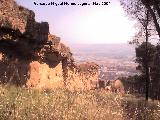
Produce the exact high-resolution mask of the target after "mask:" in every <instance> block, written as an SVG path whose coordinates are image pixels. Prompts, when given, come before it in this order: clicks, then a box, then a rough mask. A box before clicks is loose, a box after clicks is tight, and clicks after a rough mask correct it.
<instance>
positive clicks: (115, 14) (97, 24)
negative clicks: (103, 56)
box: [16, 0, 136, 44]
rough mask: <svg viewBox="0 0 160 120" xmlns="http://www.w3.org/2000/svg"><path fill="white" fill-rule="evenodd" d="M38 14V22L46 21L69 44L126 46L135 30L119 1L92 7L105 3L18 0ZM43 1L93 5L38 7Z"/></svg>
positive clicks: (87, 0) (83, 0) (47, 1)
mask: <svg viewBox="0 0 160 120" xmlns="http://www.w3.org/2000/svg"><path fill="white" fill-rule="evenodd" d="M16 1H17V3H18V4H20V5H23V6H25V7H27V8H29V9H31V10H33V11H34V12H35V15H36V21H38V22H42V21H47V22H48V23H49V25H50V33H51V34H54V35H56V36H58V37H60V38H61V41H62V42H64V43H66V44H107V43H127V42H128V41H130V40H132V37H133V36H134V34H135V32H136V30H135V28H134V24H135V22H134V21H130V20H129V19H128V17H127V16H126V14H125V12H124V10H123V8H122V6H121V5H120V2H119V0H109V2H110V3H108V5H99V6H93V5H92V3H93V2H97V3H100V4H102V2H103V1H102V0H16ZM34 2H35V3H37V4H39V3H40V2H45V3H49V2H55V3H57V4H58V3H61V2H68V3H71V2H74V3H76V4H78V3H79V4H80V3H83V2H87V3H89V4H91V5H90V6H71V5H68V6H65V5H63V6H54V5H47V6H41V5H35V4H34Z"/></svg>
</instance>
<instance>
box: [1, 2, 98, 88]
mask: <svg viewBox="0 0 160 120" xmlns="http://www.w3.org/2000/svg"><path fill="white" fill-rule="evenodd" d="M2 54H3V57H2ZM97 74H98V66H97V65H96V64H93V63H86V64H81V65H76V64H75V62H74V58H73V55H72V52H71V51H70V49H69V47H67V46H66V45H64V44H63V43H61V41H60V37H57V36H56V35H52V34H50V33H49V24H48V23H47V22H42V23H38V22H36V21H35V14H34V12H33V11H31V10H28V9H27V8H24V7H23V6H19V5H18V4H17V3H16V2H15V1H14V0H0V81H1V83H12V84H15V85H18V86H27V87H29V88H38V89H39V88H42V89H44V88H59V87H60V88H61V87H66V88H69V89H74V90H75V89H81V90H87V89H92V88H95V87H96V83H97V81H98V75H97Z"/></svg>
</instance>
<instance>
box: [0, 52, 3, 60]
mask: <svg viewBox="0 0 160 120" xmlns="http://www.w3.org/2000/svg"><path fill="white" fill-rule="evenodd" d="M2 57H3V56H2V53H0V61H1V60H2Z"/></svg>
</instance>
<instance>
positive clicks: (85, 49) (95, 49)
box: [70, 44, 135, 58]
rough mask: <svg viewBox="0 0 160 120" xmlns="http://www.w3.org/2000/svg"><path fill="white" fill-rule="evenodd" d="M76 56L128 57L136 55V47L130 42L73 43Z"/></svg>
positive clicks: (72, 46)
mask: <svg viewBox="0 0 160 120" xmlns="http://www.w3.org/2000/svg"><path fill="white" fill-rule="evenodd" d="M70 48H71V51H72V52H73V53H74V56H75V57H76V56H83V57H84V56H86V57H87V56H95V57H107V58H126V57H134V56H135V48H134V46H132V45H129V44H72V45H70Z"/></svg>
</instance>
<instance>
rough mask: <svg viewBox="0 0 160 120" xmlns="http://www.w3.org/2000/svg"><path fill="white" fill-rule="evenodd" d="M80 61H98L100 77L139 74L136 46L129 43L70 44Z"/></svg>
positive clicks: (104, 78)
mask: <svg viewBox="0 0 160 120" xmlns="http://www.w3.org/2000/svg"><path fill="white" fill-rule="evenodd" d="M70 48H71V51H72V52H73V56H74V58H75V59H76V61H78V62H79V63H81V62H85V61H93V62H96V63H97V64H98V65H99V66H100V70H99V71H100V73H99V79H101V80H114V79H117V78H118V77H122V76H132V75H135V74H137V71H136V63H135V62H134V60H135V48H134V46H132V45H129V44H90V45H89V44H74V45H70Z"/></svg>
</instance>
